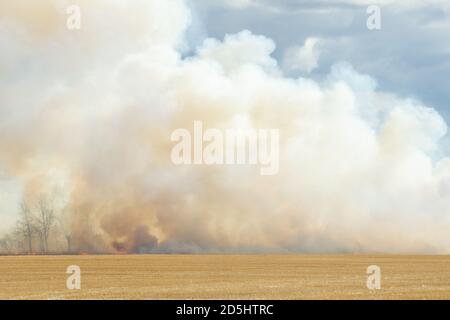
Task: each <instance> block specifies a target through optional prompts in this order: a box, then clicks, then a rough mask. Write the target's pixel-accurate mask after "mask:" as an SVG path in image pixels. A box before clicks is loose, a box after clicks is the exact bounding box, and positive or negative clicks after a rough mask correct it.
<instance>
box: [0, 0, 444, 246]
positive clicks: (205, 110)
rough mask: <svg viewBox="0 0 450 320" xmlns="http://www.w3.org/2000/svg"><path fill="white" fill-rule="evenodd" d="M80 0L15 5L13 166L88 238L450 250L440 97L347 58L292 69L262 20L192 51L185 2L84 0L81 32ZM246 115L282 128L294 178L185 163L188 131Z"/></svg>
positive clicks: (5, 158)
mask: <svg viewBox="0 0 450 320" xmlns="http://www.w3.org/2000/svg"><path fill="white" fill-rule="evenodd" d="M65 4H66V2H65V1H62V0H60V1H59V0H48V1H46V2H45V4H42V3H39V4H37V3H36V4H30V3H29V2H27V1H15V2H14V4H11V3H5V2H3V3H1V4H0V12H2V15H3V16H4V17H5V19H3V21H4V22H3V23H2V25H1V27H0V48H1V49H2V50H0V68H1V69H2V70H3V72H2V74H1V75H0V84H1V85H0V101H1V104H0V135H1V137H2V139H1V140H0V165H1V168H2V169H3V171H5V172H6V173H7V174H8V175H9V176H11V177H14V179H16V180H17V181H18V182H19V183H20V184H21V185H22V186H23V187H24V190H25V193H24V196H25V195H27V196H31V197H32V196H33V195H35V194H38V193H40V192H43V191H45V190H48V189H51V188H53V187H54V186H58V187H59V188H61V189H63V190H64V191H65V193H66V195H67V198H68V206H69V207H70V208H71V209H72V212H74V215H75V216H76V217H75V218H76V219H78V220H79V221H80V222H79V223H78V224H77V230H75V231H74V232H75V234H76V236H77V237H78V238H79V239H78V246H79V250H84V249H86V248H88V249H89V248H94V247H95V248H97V250H105V251H114V250H115V249H117V248H118V247H120V246H125V247H127V248H128V250H134V249H133V248H139V250H141V249H142V248H143V250H146V246H148V247H150V249H151V250H163V251H217V250H225V251H245V250H263V251H267V250H268V251H284V250H293V251H386V252H442V253H444V252H445V253H448V252H450V237H449V236H448V228H449V227H450V221H449V215H448V213H449V210H450V207H449V203H450V202H449V200H450V187H449V186H450V174H449V172H450V159H447V158H445V159H434V154H435V153H436V151H437V148H438V142H439V140H440V139H441V138H442V137H443V136H444V135H445V134H446V131H447V126H446V124H445V122H444V121H443V119H442V117H441V116H440V115H439V114H438V113H437V112H436V111H435V110H433V109H430V108H427V107H426V106H423V105H422V104H420V103H419V102H417V101H414V100H412V99H404V98H400V97H397V96H396V95H395V94H392V93H384V92H380V91H377V89H376V82H375V81H374V80H373V79H372V78H371V77H370V76H367V75H361V74H358V73H357V72H356V71H355V70H354V69H353V68H352V67H351V65H349V64H345V63H344V64H338V65H336V66H335V67H334V68H333V70H332V71H331V72H330V75H329V77H328V78H327V79H326V80H324V81H323V82H316V81H313V80H311V79H308V78H299V79H291V78H286V77H283V76H282V72H281V71H280V68H279V66H278V64H277V62H276V60H274V59H273V58H272V57H271V53H272V52H273V50H274V49H275V44H274V42H273V41H272V40H270V39H268V38H266V37H264V36H256V35H254V34H252V33H251V32H249V31H244V32H241V33H239V34H236V35H229V36H227V37H226V38H225V39H224V40H223V41H220V40H217V39H207V40H205V42H204V43H203V45H201V46H200V47H199V48H198V49H197V50H196V54H195V55H193V56H189V57H187V58H182V56H181V55H180V50H182V49H183V46H185V45H186V43H185V40H184V39H183V34H184V32H185V30H186V28H187V26H188V24H189V21H190V19H191V18H190V13H189V10H188V8H187V7H186V5H185V4H184V3H183V2H182V1H181V0H180V1H178V0H169V1H168V0H151V1H133V2H127V3H124V2H122V1H106V0H95V1H94V0H90V1H79V4H80V6H81V8H82V12H83V27H82V30H80V31H77V32H71V31H68V30H65V29H64V26H65V21H64V18H65V16H64V10H61V8H63V7H64V5H65ZM33 9H36V10H38V9H39V11H33ZM242 117H245V119H247V122H248V125H250V126H252V127H253V128H255V129H258V128H276V129H280V132H281V145H280V148H281V154H280V173H279V175H277V176H273V177H261V176H260V175H259V171H258V170H259V168H257V167H251V166H248V167H247V166H240V167H237V166H228V167H227V166H225V167H214V166H212V167H206V166H196V167H189V166H181V167H176V166H174V165H173V164H172V163H171V162H170V151H171V147H172V143H171V141H170V134H171V132H172V131H173V130H175V129H177V128H191V127H192V124H193V122H194V121H195V120H202V121H203V123H204V124H205V125H206V126H209V127H215V128H220V129H226V128H229V127H232V126H234V125H235V120H236V118H242ZM88 219H89V220H88ZM83 221H89V225H90V226H91V227H92V228H93V230H90V229H89V230H86V229H83V228H85V226H86V224H87V223H84V224H83V223H82V222H83ZM89 233H92V235H90V234H89ZM142 239H143V240H142ZM139 241H144V242H146V243H144V244H142V243H137V242H139ZM92 242H95V243H94V244H93V243H92ZM97 242H101V244H98V243H97ZM98 248H101V249H98Z"/></svg>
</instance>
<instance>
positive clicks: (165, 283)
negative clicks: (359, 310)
mask: <svg viewBox="0 0 450 320" xmlns="http://www.w3.org/2000/svg"><path fill="white" fill-rule="evenodd" d="M70 265H78V266H80V268H81V290H68V289H67V288H66V280H67V277H68V276H69V275H67V274H66V269H67V267H68V266H70ZM370 265H378V266H379V267H380V268H381V272H382V288H381V290H368V289H367V286H366V281H367V274H366V270H367V267H368V266H370ZM0 299H450V256H388V255H373V256H366V255H121V256H47V257H44V256H26V257H0Z"/></svg>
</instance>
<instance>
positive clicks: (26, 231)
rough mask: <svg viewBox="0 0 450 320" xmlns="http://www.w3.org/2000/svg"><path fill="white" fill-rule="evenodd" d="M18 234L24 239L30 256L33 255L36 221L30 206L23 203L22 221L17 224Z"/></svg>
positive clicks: (21, 210)
mask: <svg viewBox="0 0 450 320" xmlns="http://www.w3.org/2000/svg"><path fill="white" fill-rule="evenodd" d="M17 232H18V233H19V235H20V236H22V237H23V239H24V241H25V243H26V245H27V251H28V254H32V253H33V236H34V234H35V232H36V226H35V219H34V217H33V215H32V213H31V210H30V207H29V206H28V204H27V203H26V202H25V201H23V202H22V203H21V205H20V219H19V221H18V222H17Z"/></svg>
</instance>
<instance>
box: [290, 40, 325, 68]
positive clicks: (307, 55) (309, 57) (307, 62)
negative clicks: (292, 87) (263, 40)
mask: <svg viewBox="0 0 450 320" xmlns="http://www.w3.org/2000/svg"><path fill="white" fill-rule="evenodd" d="M320 43H321V40H319V39H318V38H307V39H306V40H305V43H304V45H303V46H301V47H300V46H292V47H289V48H287V49H286V52H285V55H284V59H283V68H284V69H286V70H300V71H305V72H308V73H309V72H311V71H313V70H314V69H315V68H317V67H318V62H319V57H320V48H319V46H320Z"/></svg>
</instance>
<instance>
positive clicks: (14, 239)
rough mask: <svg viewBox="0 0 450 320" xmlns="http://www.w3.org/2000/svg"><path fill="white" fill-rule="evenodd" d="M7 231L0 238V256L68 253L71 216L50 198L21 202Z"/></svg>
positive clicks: (70, 249)
mask: <svg viewBox="0 0 450 320" xmlns="http://www.w3.org/2000/svg"><path fill="white" fill-rule="evenodd" d="M19 209H20V210H19V211H20V212H19V218H18V220H17V222H16V224H15V227H14V228H13V229H12V230H11V232H9V233H7V234H6V235H4V236H3V237H2V238H0V253H1V254H50V253H69V254H70V253H72V235H71V225H70V222H71V217H70V214H68V211H67V210H66V209H65V208H58V206H56V205H55V204H54V201H53V200H52V198H48V197H40V198H39V199H38V200H37V201H35V202H28V201H22V203H21V204H20V208H19Z"/></svg>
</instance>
